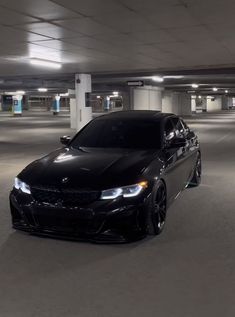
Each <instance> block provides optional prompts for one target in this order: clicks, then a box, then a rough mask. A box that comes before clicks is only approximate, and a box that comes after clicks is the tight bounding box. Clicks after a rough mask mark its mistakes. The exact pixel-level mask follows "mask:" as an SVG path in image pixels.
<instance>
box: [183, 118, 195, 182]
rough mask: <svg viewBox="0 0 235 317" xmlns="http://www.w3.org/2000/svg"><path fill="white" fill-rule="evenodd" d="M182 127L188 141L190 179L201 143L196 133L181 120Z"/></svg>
mask: <svg viewBox="0 0 235 317" xmlns="http://www.w3.org/2000/svg"><path fill="white" fill-rule="evenodd" d="M180 122H181V125H182V126H183V128H184V135H185V139H186V141H187V150H188V155H189V158H188V164H189V177H190V176H191V175H192V172H193V170H194V168H195V164H196V160H197V152H198V150H199V142H198V138H197V136H196V135H195V133H194V132H193V131H192V130H190V129H189V127H188V126H187V124H186V123H185V122H184V120H183V119H181V118H180Z"/></svg>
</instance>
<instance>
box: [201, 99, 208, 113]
mask: <svg viewBox="0 0 235 317" xmlns="http://www.w3.org/2000/svg"><path fill="white" fill-rule="evenodd" d="M201 105H202V112H207V98H206V97H202V98H201Z"/></svg>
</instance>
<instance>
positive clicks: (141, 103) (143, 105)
mask: <svg viewBox="0 0 235 317" xmlns="http://www.w3.org/2000/svg"><path fill="white" fill-rule="evenodd" d="M162 90H163V89H162V88H160V87H154V86H144V87H138V88H134V89H133V108H134V110H158V111H162Z"/></svg>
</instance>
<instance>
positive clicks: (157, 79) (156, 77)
mask: <svg viewBox="0 0 235 317" xmlns="http://www.w3.org/2000/svg"><path fill="white" fill-rule="evenodd" d="M152 80H154V81H156V82H158V83H162V82H163V81H164V78H163V77H161V76H153V77H152Z"/></svg>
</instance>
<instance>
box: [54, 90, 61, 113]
mask: <svg viewBox="0 0 235 317" xmlns="http://www.w3.org/2000/svg"><path fill="white" fill-rule="evenodd" d="M59 113H60V96H58V95H57V96H55V98H54V100H53V114H54V115H58V114H59Z"/></svg>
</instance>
